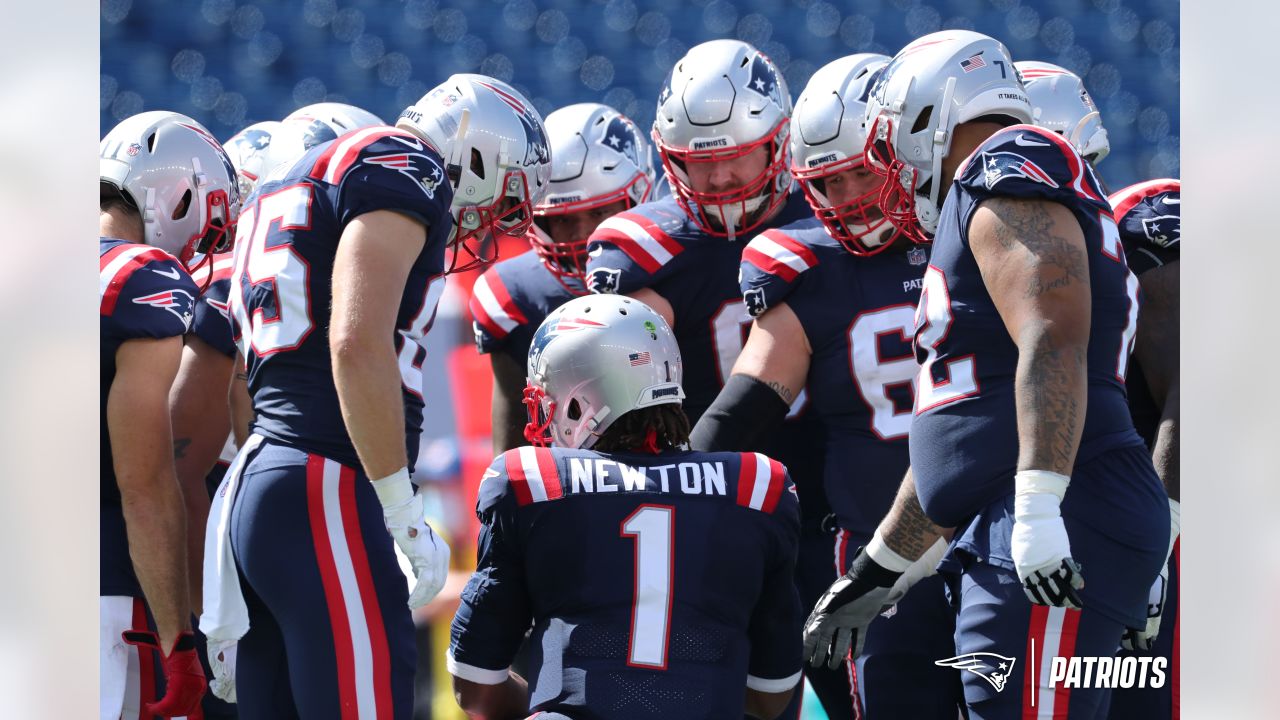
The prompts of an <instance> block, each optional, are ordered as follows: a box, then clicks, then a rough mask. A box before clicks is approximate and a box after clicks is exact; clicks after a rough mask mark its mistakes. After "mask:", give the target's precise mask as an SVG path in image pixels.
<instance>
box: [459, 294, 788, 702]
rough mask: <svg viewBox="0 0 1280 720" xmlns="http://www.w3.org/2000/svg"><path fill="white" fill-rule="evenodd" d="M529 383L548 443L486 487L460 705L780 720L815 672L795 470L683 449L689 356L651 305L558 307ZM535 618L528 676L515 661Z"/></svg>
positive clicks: (502, 465) (510, 462)
mask: <svg viewBox="0 0 1280 720" xmlns="http://www.w3.org/2000/svg"><path fill="white" fill-rule="evenodd" d="M528 376H529V388H528V392H527V395H526V397H527V398H528V409H529V414H530V422H529V433H528V434H529V436H530V437H532V438H535V439H536V440H537V442H538V444H539V445H540V447H527V446H526V447H521V448H517V449H514V450H509V451H507V452H505V453H503V454H502V455H500V456H499V457H498V458H496V459H495V460H494V461H493V464H492V465H491V466H490V468H489V470H488V471H487V472H486V473H485V477H484V480H483V482H482V484H481V487H480V492H479V498H478V501H477V513H478V514H479V517H480V519H481V522H482V525H481V530H480V539H479V547H480V552H479V562H478V564H477V570H476V573H475V574H474V575H473V576H472V578H471V580H470V582H469V583H468V584H467V587H466V589H465V590H464V591H463V593H462V604H461V606H460V607H459V608H458V613H457V616H456V617H455V618H454V622H453V637H452V642H451V643H450V646H449V652H448V656H447V661H446V662H447V664H448V668H449V671H450V672H451V673H452V674H453V676H454V691H455V693H456V695H457V698H458V703H459V704H460V705H461V706H462V708H463V709H464V710H465V711H466V712H467V713H468V714H469V715H470V716H472V717H484V718H492V719H495V720H497V719H504V720H505V719H510V720H518V719H521V718H524V717H526V715H527V714H528V712H529V711H530V710H535V711H544V710H545V711H548V712H550V713H557V712H558V713H563V715H564V716H568V717H590V718H599V719H600V720H606V719H617V720H624V719H625V720H646V719H649V718H653V719H655V720H656V719H657V718H663V719H665V718H688V719H693V718H708V719H710V718H741V717H743V714H744V711H745V713H746V714H748V715H749V716H751V717H757V718H775V717H777V716H778V714H779V713H780V712H781V711H782V710H783V708H784V706H785V705H786V704H787V702H788V699H789V698H790V696H791V694H792V690H793V688H794V687H795V686H796V684H797V682H798V681H799V679H800V666H801V658H800V642H799V640H800V604H799V598H798V596H797V594H796V590H795V586H794V584H793V583H792V581H791V577H792V573H793V572H794V569H795V558H796V543H797V533H798V531H799V516H798V503H797V499H796V496H795V494H794V492H795V491H794V487H793V486H792V485H791V482H790V479H789V477H788V475H787V471H786V469H785V468H784V467H783V466H782V464H781V463H778V462H777V461H775V460H772V459H770V458H768V457H766V456H764V455H762V454H759V453H698V452H691V451H688V450H684V449H682V448H683V446H684V445H685V443H686V442H687V440H688V435H689V421H688V419H687V418H686V417H685V415H684V412H683V411H682V410H681V407H680V403H681V399H682V398H683V397H684V391H683V389H682V386H681V379H682V378H681V376H682V363H681V355H680V350H679V348H678V347H677V344H676V341H675V337H674V335H673V333H672V332H671V329H670V327H669V326H668V325H667V323H666V321H665V320H663V318H662V317H661V316H660V315H658V314H657V313H656V312H654V311H653V310H651V309H650V308H649V307H647V306H646V305H644V304H643V303H641V302H639V301H637V300H633V299H631V298H624V297H617V296H610V295H606V296H599V295H591V296H587V297H579V298H575V299H573V300H570V301H569V302H567V303H565V304H564V305H562V306H561V307H560V308H558V309H556V310H555V311H553V312H552V313H551V314H550V315H549V316H548V317H547V319H546V320H544V321H543V323H542V325H541V326H540V327H539V328H538V330H537V332H536V333H535V334H534V337H533V341H532V345H531V347H530V350H529V360H528ZM547 443H550V444H551V445H552V447H550V448H548V447H545V445H546V444H547ZM530 627H532V636H531V637H530V639H529V643H528V647H529V648H530V649H531V651H532V659H531V663H530V664H531V669H532V672H533V673H535V674H534V675H533V676H531V678H530V681H529V682H527V683H526V681H525V679H524V678H522V677H520V676H519V675H517V674H515V673H514V672H512V670H511V662H512V659H513V657H514V656H515V653H516V650H517V648H518V647H519V646H520V644H521V643H522V642H523V641H524V639H525V634H526V632H528V631H529V629H530ZM553 716H555V717H560V716H559V715H553ZM535 717H536V715H535Z"/></svg>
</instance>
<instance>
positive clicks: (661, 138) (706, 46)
mask: <svg viewBox="0 0 1280 720" xmlns="http://www.w3.org/2000/svg"><path fill="white" fill-rule="evenodd" d="M790 119H791V93H790V92H789V91H788V90H787V81H786V79H785V78H784V77H783V76H782V73H781V72H779V71H778V68H777V67H776V66H775V65H774V64H773V61H772V60H770V59H769V58H768V57H765V55H764V53H761V52H760V51H759V50H757V49H755V48H754V47H752V46H750V45H748V44H747V43H744V42H741V41H739V40H711V41H709V42H704V43H702V44H701V45H695V46H694V47H692V48H690V50H689V52H688V53H686V54H685V56H684V57H682V58H680V60H678V61H677V62H676V65H675V67H674V68H672V69H671V73H670V74H669V75H667V80H666V82H665V83H664V84H663V86H662V91H661V93H660V94H659V95H658V112H657V116H656V118H655V119H654V121H653V141H654V143H656V144H657V146H658V154H659V156H661V158H662V165H663V167H664V168H665V169H666V171H667V175H666V176H667V178H668V180H669V182H670V183H671V188H672V191H673V192H674V194H675V196H676V198H677V200H679V202H680V204H681V206H683V207H684V209H685V211H686V212H687V213H689V216H690V217H691V218H692V219H693V221H694V222H695V223H697V225H698V227H700V228H702V230H703V231H704V232H707V233H709V234H711V235H715V236H717V237H729V238H730V239H732V238H734V237H736V236H738V235H742V234H745V233H748V232H750V231H751V230H754V229H755V228H757V227H759V225H760V224H761V223H762V222H764V220H765V219H766V217H768V215H769V214H770V213H771V212H772V211H773V210H775V209H776V208H777V207H779V206H780V205H782V203H783V202H785V201H786V199H787V191H788V190H789V189H790V187H791V172H790V169H791V168H790V162H789V155H790V152H791V151H790V145H789V144H788V142H787V138H788V135H789V133H790V124H789V120H790ZM761 147H764V148H765V149H766V150H767V153H768V154H767V157H768V163H767V164H766V165H765V168H764V170H762V171H761V172H760V173H759V175H757V176H756V177H754V178H752V179H751V180H749V181H747V182H746V184H744V185H742V186H740V187H737V188H733V189H731V190H727V191H724V192H699V191H697V190H694V189H693V187H692V186H691V185H690V183H689V174H688V172H687V171H686V169H687V168H688V167H689V166H690V165H692V164H695V163H715V162H721V161H725V160H735V159H737V158H741V157H744V156H746V155H749V154H751V153H752V152H753V151H755V150H756V149H757V148H761Z"/></svg>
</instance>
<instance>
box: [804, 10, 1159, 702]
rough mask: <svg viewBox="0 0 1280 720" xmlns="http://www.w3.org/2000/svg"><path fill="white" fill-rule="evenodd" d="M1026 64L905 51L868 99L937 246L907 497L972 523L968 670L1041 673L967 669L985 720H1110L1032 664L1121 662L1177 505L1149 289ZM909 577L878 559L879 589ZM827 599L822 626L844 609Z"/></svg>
mask: <svg viewBox="0 0 1280 720" xmlns="http://www.w3.org/2000/svg"><path fill="white" fill-rule="evenodd" d="M974 58H980V59H981V60H982V62H981V63H978V62H977V61H975V60H974ZM1010 64H1011V63H1010V61H1009V59H1008V52H1007V50H1006V49H1005V48H1004V46H1003V45H1001V44H1000V43H998V42H996V41H995V40H992V39H991V38H989V37H986V36H984V35H980V34H977V33H972V32H967V31H946V32H941V33H935V34H932V35H928V36H925V37H923V38H920V39H919V40H917V41H916V42H914V43H912V44H911V45H908V46H907V47H906V48H904V49H903V50H902V51H901V52H899V54H898V55H897V56H896V57H895V58H894V60H893V61H892V62H891V63H890V64H889V66H888V67H887V68H886V69H885V70H884V71H883V74H882V76H881V78H880V79H879V80H878V81H877V83H876V86H875V88H873V90H872V93H871V96H870V100H869V103H868V110H867V120H868V122H867V127H868V134H869V139H868V153H869V158H868V162H869V165H870V166H871V167H873V168H876V170H877V171H878V172H882V173H884V174H885V176H886V177H888V178H889V180H888V186H887V188H886V192H885V193H884V194H883V195H882V196H881V209H882V210H883V211H884V212H885V214H886V215H887V216H889V217H890V219H891V220H893V221H894V223H895V225H897V226H898V227H899V228H900V229H901V230H902V231H903V232H904V233H906V234H908V235H909V236H911V237H921V238H923V237H928V236H929V235H934V236H935V237H934V246H933V252H932V256H931V259H930V267H929V270H928V272H926V274H925V280H924V288H923V291H922V296H921V301H920V309H919V312H918V315H917V319H918V321H917V328H916V333H915V345H916V348H917V357H918V358H919V359H920V360H921V371H920V375H919V379H918V382H917V396H916V414H915V417H914V419H913V421H912V426H911V434H910V446H911V458H912V473H913V476H914V486H912V487H907V486H905V485H904V488H906V489H908V490H915V491H916V492H917V494H918V498H919V502H920V506H921V507H923V509H924V511H925V512H927V513H928V517H929V518H930V519H931V520H933V521H934V522H936V523H938V524H939V525H942V526H945V527H953V526H959V528H958V529H957V532H956V537H955V539H954V540H953V542H952V546H951V550H950V552H949V553H948V555H947V557H946V558H945V559H944V561H943V563H942V566H941V572H942V573H943V574H944V575H945V576H946V578H947V581H948V583H949V586H950V591H951V593H952V596H953V597H956V598H959V604H958V614H957V620H956V658H954V660H955V661H956V662H958V663H959V662H963V658H965V657H967V656H969V655H970V654H972V653H975V652H992V653H997V654H999V655H1001V656H1004V657H1009V658H1017V657H1025V658H1026V661H1025V662H1023V663H1016V662H1015V663H1013V664H1012V665H1011V667H1008V668H992V672H993V673H999V674H1000V676H1001V680H1002V682H1001V683H999V685H1001V686H1003V684H1004V683H1005V682H1007V683H1009V684H1012V685H1013V687H1015V688H1022V689H1023V692H1022V693H1016V692H1015V693H1001V692H1000V691H999V689H997V687H996V685H997V684H996V683H992V682H990V681H989V680H988V679H987V677H985V676H983V675H981V674H978V673H974V672H965V673H962V677H963V680H964V684H965V697H966V701H967V703H968V706H969V712H970V716H971V717H978V718H1012V717H1023V716H1024V713H1035V714H1038V716H1046V714H1048V715H1056V716H1066V717H1068V718H1092V717H1097V716H1099V715H1100V714H1102V713H1103V712H1105V708H1106V704H1107V702H1106V701H1107V698H1108V692H1109V691H1108V690H1106V689H1103V688H1087V689H1071V688H1067V687H1057V688H1054V687H1051V686H1050V683H1049V681H1048V678H1047V677H1045V676H1043V675H1041V676H1040V677H1038V678H1037V681H1036V682H1035V683H1032V682H1031V681H1030V680H1029V679H1028V680H1026V681H1024V679H1023V678H1024V676H1025V672H1026V667H1027V666H1028V665H1030V666H1032V667H1036V668H1040V667H1042V666H1043V665H1044V664H1045V663H1047V660H1048V659H1049V658H1051V657H1072V656H1109V655H1111V654H1113V653H1114V651H1115V648H1116V647H1117V646H1118V645H1119V642H1120V638H1121V635H1122V634H1123V631H1124V627H1125V626H1140V625H1142V624H1143V623H1145V621H1146V611H1145V606H1146V602H1145V601H1146V598H1147V593H1148V590H1149V588H1150V585H1151V583H1152V581H1153V579H1154V578H1155V576H1156V574H1157V572H1158V571H1159V568H1160V565H1161V563H1162V561H1163V558H1164V553H1165V550H1166V544H1167V540H1168V532H1169V526H1168V518H1167V499H1166V498H1165V497H1164V492H1163V490H1162V489H1161V488H1160V486H1159V480H1158V478H1157V477H1156V474H1155V472H1154V469H1153V468H1152V467H1151V461H1150V458H1149V457H1148V456H1147V455H1146V454H1145V452H1144V451H1143V449H1142V446H1141V439H1140V438H1138V436H1137V433H1136V432H1134V430H1133V425H1132V421H1131V420H1130V418H1129V413H1128V409H1127V407H1126V405H1125V397H1124V376H1125V371H1126V369H1127V363H1128V357H1129V351H1130V348H1131V344H1132V341H1133V333H1134V332H1135V331H1136V319H1137V298H1136V291H1137V287H1136V286H1137V281H1136V278H1134V277H1133V276H1132V274H1131V273H1130V272H1129V270H1128V268H1127V267H1126V266H1125V264H1124V256H1123V253H1122V251H1121V249H1120V240H1119V235H1118V233H1117V231H1116V229H1115V225H1114V222H1113V221H1112V219H1111V216H1110V207H1109V206H1108V205H1107V204H1106V202H1105V200H1104V199H1103V196H1102V190H1101V188H1100V186H1099V184H1098V183H1097V181H1096V180H1095V179H1094V177H1093V172H1092V168H1091V167H1090V166H1089V164H1088V163H1087V162H1086V161H1085V160H1084V159H1083V158H1081V157H1080V155H1079V153H1078V152H1077V151H1076V149H1075V148H1074V147H1073V146H1072V145H1071V144H1070V143H1068V142H1067V141H1066V140H1064V139H1063V138H1062V137H1060V136H1059V135H1057V134H1056V133H1053V132H1050V131H1046V130H1043V129H1040V128H1036V127H1033V126H1030V125H1020V124H1017V123H1020V122H1022V123H1025V122H1027V121H1028V120H1030V117H1031V108H1030V104H1029V102H1027V100H1026V97H1025V96H1024V95H1023V94H1022V92H1021V90H1022V85H1021V82H1020V81H1019V80H1018V79H1017V77H1016V76H1015V75H1013V74H1012V73H1011V72H1010V68H1009V65H1010ZM1009 126H1013V127H1009ZM934 143H939V144H940V145H941V147H940V148H935V147H934ZM961 158H968V160H967V161H966V160H962V159H961ZM962 163H963V164H962ZM953 177H954V178H955V183H954V186H953V185H952V183H951V180H952V178H953ZM944 188H948V189H950V190H952V191H953V192H948V193H946V194H945V196H944V194H943V193H944V190H943V189H944ZM944 199H945V201H946V203H945V205H942V206H941V208H939V204H940V203H941V202H942V201H943V200H944ZM1011 480H1012V482H1010V481H1011ZM1072 480H1074V481H1075V482H1074V485H1075V487H1074V488H1073V489H1072V491H1071V493H1070V494H1069V495H1068V494H1067V487H1068V484H1069V483H1071V481H1072ZM1064 497H1065V500H1066V501H1065V502H1064ZM914 499H915V498H913V497H911V496H910V494H909V493H900V495H899V499H898V500H899V501H901V502H895V508H894V512H895V513H897V515H896V517H894V516H891V517H890V518H888V519H887V520H886V523H888V524H894V523H896V524H898V525H910V524H912V519H911V515H912V514H913V513H916V512H918V511H919V508H916V507H913V506H914V502H913V501H914ZM882 527H883V524H882ZM925 534H927V533H926V532H922V533H921V535H925ZM891 549H894V550H897V548H891ZM902 559H910V554H908V555H907V556H906V557H905V558H902ZM1086 568H1087V570H1085V569H1086ZM895 570H896V569H895V568H892V567H886V566H885V564H884V563H876V564H875V567H873V568H871V569H870V571H869V572H868V573H866V574H864V576H863V577H862V578H860V579H859V582H860V584H861V585H862V586H863V589H864V590H865V586H866V585H868V584H870V585H876V586H883V585H884V584H885V582H892V581H893V580H894V578H895V576H896V574H897V573H896V571H895ZM1086 572H1087V578H1088V582H1087V583H1086V582H1085V573H1086ZM848 589H849V590H850V591H851V592H850V593H849V594H851V595H852V594H856V591H857V590H858V588H855V587H853V584H852V583H851V584H850V585H849V587H848ZM837 594H838V593H837ZM824 602H825V606H824V604H823V603H820V606H819V608H817V609H816V610H815V615H821V614H823V613H824V612H825V611H827V610H830V609H831V608H834V607H836V606H837V605H838V603H839V598H837V597H829V598H824ZM1082 607H1083V608H1084V609H1083V610H1081V608H1082ZM817 620H818V624H821V622H822V621H821V618H817ZM810 623H811V624H814V623H815V618H814V617H811V619H810ZM824 634H825V633H822V632H818V633H815V635H816V636H817V643H816V646H817V649H818V650H819V651H821V649H822V645H823V636H824ZM813 641H814V638H813V637H811V634H810V632H809V628H806V643H807V645H808V644H814V642H813ZM1033 643H1034V648H1035V649H1034V650H1032V644H1033ZM1024 683H1025V684H1024Z"/></svg>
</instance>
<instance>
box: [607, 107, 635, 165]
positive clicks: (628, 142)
mask: <svg viewBox="0 0 1280 720" xmlns="http://www.w3.org/2000/svg"><path fill="white" fill-rule="evenodd" d="M600 144H601V145H604V146H605V147H607V148H609V149H610V150H613V151H615V152H618V153H621V154H622V155H624V156H626V157H627V159H628V160H630V161H631V162H632V163H634V164H635V165H637V166H638V165H640V156H639V153H637V152H636V148H638V147H639V145H640V142H639V138H637V137H636V130H635V126H634V125H632V124H631V123H629V122H627V119H626V118H624V117H622V116H621V115H618V116H616V117H614V118H613V119H612V120H610V121H609V126H608V127H607V128H605V131H604V137H603V138H601V139H600Z"/></svg>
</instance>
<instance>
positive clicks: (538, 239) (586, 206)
mask: <svg viewBox="0 0 1280 720" xmlns="http://www.w3.org/2000/svg"><path fill="white" fill-rule="evenodd" d="M651 191H652V187H651V182H650V180H649V178H648V177H647V176H645V175H643V174H637V175H636V176H635V177H634V178H632V180H631V181H630V182H629V183H627V184H626V185H624V186H622V187H621V188H618V189H617V190H614V191H612V192H608V193H604V194H602V195H597V196H594V197H589V198H584V199H582V200H576V201H573V202H564V203H557V204H554V205H548V204H546V203H545V201H544V203H541V204H538V205H536V206H535V207H534V210H533V213H534V219H533V224H532V225H530V227H529V235H528V238H529V244H530V245H531V246H532V247H533V251H534V252H535V253H537V254H538V257H539V258H540V259H541V260H542V264H543V265H544V266H545V267H546V268H547V271H548V272H550V273H551V275H552V276H553V277H555V279H556V281H557V282H559V283H560V284H561V285H562V286H563V287H564V288H565V289H566V290H568V291H569V292H571V293H573V294H575V295H581V294H582V293H583V287H574V286H573V285H571V284H570V283H569V280H570V279H573V280H577V281H578V282H579V283H585V282H586V272H587V241H588V238H585V237H584V238H582V239H580V240H568V241H563V242H562V241H559V240H556V239H555V237H554V236H553V235H552V234H551V231H550V229H549V228H548V225H547V219H548V218H552V217H557V216H565V215H574V214H577V213H585V212H590V211H592V210H596V209H598V208H602V207H607V206H609V205H613V204H615V203H619V202H621V203H624V205H623V209H624V210H630V209H631V208H633V207H635V206H636V205H639V204H640V203H642V202H645V201H646V200H647V199H648V198H649V193H650V192H651Z"/></svg>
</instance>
